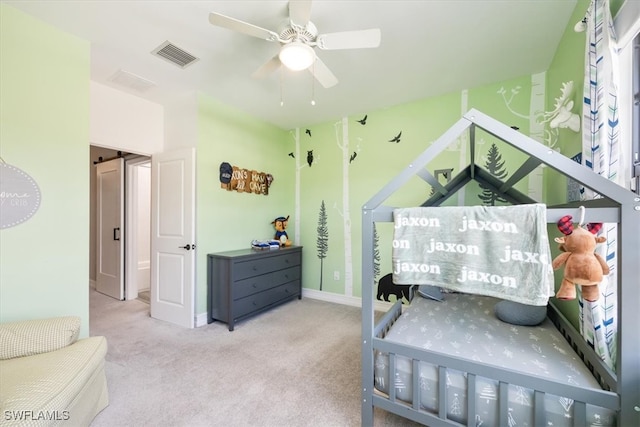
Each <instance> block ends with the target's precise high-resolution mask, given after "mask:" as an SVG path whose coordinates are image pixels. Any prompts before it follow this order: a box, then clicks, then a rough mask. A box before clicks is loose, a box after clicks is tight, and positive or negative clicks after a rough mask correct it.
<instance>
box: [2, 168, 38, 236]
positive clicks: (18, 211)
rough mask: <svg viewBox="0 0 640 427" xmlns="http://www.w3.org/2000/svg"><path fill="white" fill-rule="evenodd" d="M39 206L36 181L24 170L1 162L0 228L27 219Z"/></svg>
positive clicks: (12, 225) (8, 226) (11, 225)
mask: <svg viewBox="0 0 640 427" xmlns="http://www.w3.org/2000/svg"><path fill="white" fill-rule="evenodd" d="M39 207H40V188H39V187H38V184H37V183H36V181H35V180H34V179H33V178H31V176H29V174H27V173H26V172H24V171H23V170H21V169H18V168H17V167H15V166H12V165H9V164H7V163H4V162H0V229H4V228H10V227H14V226H16V225H18V224H21V223H23V222H25V221H27V220H28V219H29V218H31V217H32V216H33V215H35V213H36V211H37V210H38V208H39Z"/></svg>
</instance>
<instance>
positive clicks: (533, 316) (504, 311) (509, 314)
mask: <svg viewBox="0 0 640 427" xmlns="http://www.w3.org/2000/svg"><path fill="white" fill-rule="evenodd" d="M493 311H494V313H495V315H496V317H497V318H498V319H500V320H502V321H503V322H506V323H511V324H512V325H519V326H536V325H539V324H540V323H542V322H543V321H544V319H545V317H547V306H546V305H527V304H521V303H519V302H514V301H500V302H499V303H497V304H496V305H495V307H494V308H493Z"/></svg>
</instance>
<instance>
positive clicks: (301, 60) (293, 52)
mask: <svg viewBox="0 0 640 427" xmlns="http://www.w3.org/2000/svg"><path fill="white" fill-rule="evenodd" d="M278 57H279V58H280V62H282V64H283V65H284V66H285V67H287V68H288V69H290V70H291V71H301V70H306V69H307V68H309V67H310V66H311V64H313V62H314V61H315V60H316V53H315V52H314V51H313V48H312V47H311V46H309V45H306V44H304V43H302V42H299V41H293V42H291V43H288V44H285V45H284V46H282V49H280V53H279V54H278Z"/></svg>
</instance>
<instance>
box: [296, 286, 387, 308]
mask: <svg viewBox="0 0 640 427" xmlns="http://www.w3.org/2000/svg"><path fill="white" fill-rule="evenodd" d="M302 296H303V297H305V298H311V299H316V300H320V301H326V302H332V303H335V304H342V305H349V306H352V307H362V298H358V297H352V296H348V295H341V294H333V293H331V292H324V291H319V290H316V289H305V288H303V289H302ZM392 305H393V303H391V302H386V301H374V303H373V308H374V310H375V311H383V312H386V311H387V310H389V308H391V306H392Z"/></svg>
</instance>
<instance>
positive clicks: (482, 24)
mask: <svg viewBox="0 0 640 427" xmlns="http://www.w3.org/2000/svg"><path fill="white" fill-rule="evenodd" d="M4 3H7V4H10V5H12V6H14V7H16V8H18V9H21V10H22V11H24V12H26V13H28V14H31V15H33V16H35V17H37V18H39V19H41V20H43V21H46V22H48V23H50V24H51V25H53V26H55V27H58V28H60V29H62V30H64V31H66V32H69V33H71V34H74V35H77V36H78V37H80V38H82V39H86V40H89V41H90V43H91V79H92V80H94V81H96V82H98V83H102V84H105V85H109V86H111V87H114V88H117V89H120V90H124V91H127V92H130V93H132V94H134V95H137V96H140V97H143V98H145V99H148V100H151V101H154V102H158V103H162V104H165V105H166V104H167V103H170V102H171V100H172V99H173V97H175V96H176V95H180V94H184V93H186V92H193V91H201V92H203V93H205V94H207V95H209V96H211V97H212V98H215V99H217V100H219V101H220V102H222V103H224V104H227V105H229V106H232V107H235V108H237V109H239V110H242V111H245V112H246V113H248V114H250V115H252V116H255V117H257V118H260V119H262V120H265V121H267V122H270V123H273V124H275V125H276V126H278V127H281V128H283V129H291V128H294V127H303V126H308V125H312V124H315V123H321V122H326V121H330V120H335V119H337V118H340V117H343V116H346V115H352V114H363V113H367V112H371V111H374V110H378V109H383V108H386V107H390V106H393V105H398V104H403V103H407V102H410V101H414V100H418V99H423V98H427V97H431V96H435V95H439V94H444V93H448V92H452V91H458V90H462V89H467V88H473V87H476V86H479V85H484V84H489V83H493V82H499V81H503V80H508V79H511V78H515V77H520V76H524V75H529V74H532V73H537V72H540V71H545V70H547V69H548V67H549V65H550V63H551V60H552V58H553V55H554V53H555V50H556V48H557V46H558V43H559V40H560V38H561V37H562V34H563V32H564V30H565V28H566V27H567V25H568V24H569V22H568V21H569V19H570V17H571V14H572V12H573V10H574V8H575V6H576V3H577V0H491V1H490V0H423V1H418V0H412V1H404V0H387V1H382V0H377V1H371V0H370V1H366V0H354V1H337V0H314V1H313V4H312V9H311V21H312V22H313V23H314V24H315V25H316V27H317V28H318V32H319V33H320V34H324V33H331V32H339V31H350V30H361V29H368V28H380V30H381V33H382V41H381V45H380V47H378V48H375V49H352V50H332V51H328V50H318V49H317V50H316V53H317V54H318V56H319V57H320V58H321V59H322V60H323V61H324V63H325V64H326V65H327V66H328V67H329V68H330V69H331V71H332V72H333V73H334V74H335V76H336V77H337V78H338V80H339V83H338V84H337V85H336V86H334V87H331V88H328V89H325V88H323V87H322V86H321V85H320V84H318V83H317V82H315V80H314V79H313V77H312V75H311V74H310V73H309V72H308V71H302V72H298V73H293V72H289V71H286V72H282V73H281V72H279V71H276V72H274V73H273V74H271V75H270V76H268V77H267V78H263V79H255V78H252V77H251V74H252V73H253V72H254V71H255V70H256V69H257V68H258V67H260V66H261V65H262V64H263V63H265V62H266V61H267V60H268V59H270V58H271V57H272V56H274V55H275V54H276V53H277V52H278V50H279V44H278V43H276V42H269V41H266V40H261V39H258V38H254V37H250V36H247V35H245V34H241V33H237V32H233V31H231V30H227V29H224V28H219V27H214V26H212V25H211V24H210V23H209V21H208V17H209V12H213V11H215V12H219V13H222V14H224V15H227V16H230V17H233V18H236V19H239V20H242V21H246V22H249V23H251V24H254V25H256V26H259V27H262V28H266V29H269V30H273V31H277V28H278V25H279V24H280V23H281V22H282V21H283V20H284V19H286V18H287V16H288V2H287V1H270V0H262V1H240V0H236V1H186V0H185V1H167V0H165V1H158V0H136V1H119V0H76V1H69V0H65V1H59V0H47V1H33V0H29V1H27V0H23V1H4ZM165 41H170V42H171V43H173V44H174V45H176V46H178V47H180V48H182V49H183V50H185V51H187V52H189V53H191V54H193V55H195V56H197V57H198V58H200V59H199V61H197V62H195V63H194V64H192V65H190V66H188V67H186V68H184V69H181V68H179V67H177V66H176V65H174V64H172V63H169V62H168V61H165V60H163V59H161V58H158V57H156V56H154V55H152V54H151V51H153V50H154V49H155V48H156V47H158V46H159V45H160V44H162V43H163V42H165ZM118 70H123V71H126V72H127V73H132V74H134V75H136V76H139V77H141V78H144V79H146V80H149V81H151V82H153V83H154V84H155V86H153V87H152V88H150V89H148V90H146V91H144V92H140V91H137V90H135V89H132V88H130V87H128V86H124V85H120V84H117V83H114V82H112V81H111V80H110V79H112V77H113V76H114V75H115V73H116V72H117V71H118ZM314 82H315V83H314ZM312 97H313V98H314V99H315V101H316V105H315V106H312V105H311V99H312ZM281 99H282V101H283V102H284V105H283V106H280V101H281Z"/></svg>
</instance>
